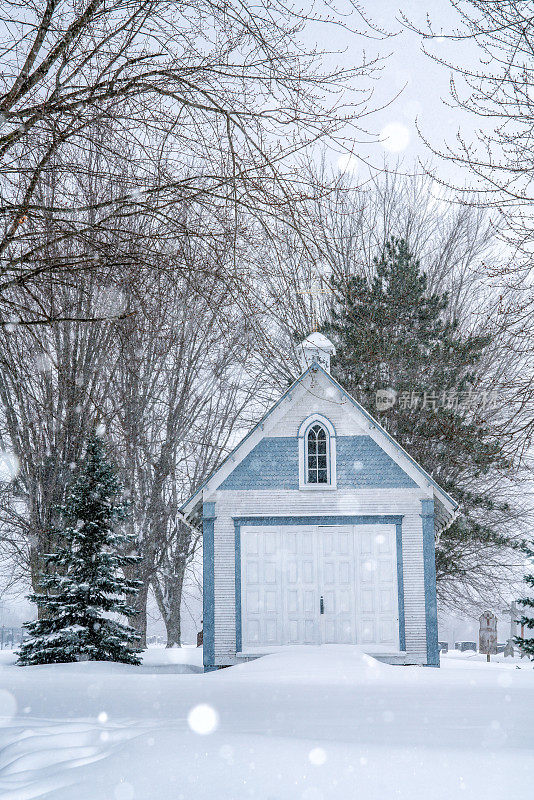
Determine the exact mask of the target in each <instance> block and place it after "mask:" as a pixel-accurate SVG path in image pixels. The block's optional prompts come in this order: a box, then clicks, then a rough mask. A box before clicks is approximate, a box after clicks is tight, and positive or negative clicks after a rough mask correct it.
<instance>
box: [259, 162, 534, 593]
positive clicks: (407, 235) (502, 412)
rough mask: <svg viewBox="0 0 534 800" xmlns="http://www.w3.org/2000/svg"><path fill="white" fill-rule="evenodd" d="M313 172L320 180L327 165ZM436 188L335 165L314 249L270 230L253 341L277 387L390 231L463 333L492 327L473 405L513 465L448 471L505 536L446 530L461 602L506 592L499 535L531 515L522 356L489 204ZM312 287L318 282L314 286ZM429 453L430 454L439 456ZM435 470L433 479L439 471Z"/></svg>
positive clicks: (504, 550)
mask: <svg viewBox="0 0 534 800" xmlns="http://www.w3.org/2000/svg"><path fill="white" fill-rule="evenodd" d="M319 181H320V182H321V184H323V185H324V184H325V183H326V181H325V177H324V175H323V174H322V175H321V176H320V177H319ZM434 188H435V185H434V182H433V179H432V178H431V176H428V175H420V176H415V177H409V176H405V177H402V176H401V175H399V174H398V172H397V171H396V172H395V173H394V174H390V173H388V172H387V171H385V172H384V173H383V174H381V175H380V176H378V177H376V178H374V179H371V180H369V181H368V182H367V184H366V185H364V186H362V187H354V186H352V185H351V182H350V180H348V178H347V177H346V176H333V191H332V192H331V193H330V194H329V195H327V196H325V195H323V196H322V198H320V199H319V200H318V201H317V203H315V202H314V201H312V202H311V203H310V205H309V207H308V214H309V217H310V219H311V220H312V221H313V222H312V223H311V224H313V228H312V230H313V237H314V244H315V249H314V250H312V249H311V248H309V249H304V248H303V247H301V246H300V247H299V242H298V240H297V239H296V238H292V237H291V236H288V234H287V231H286V230H280V231H279V233H280V238H279V239H278V240H275V239H274V232H273V242H272V245H271V246H270V243H269V242H266V243H265V249H266V252H268V251H269V250H271V248H272V250H271V252H272V255H271V265H272V266H271V270H270V271H269V273H268V274H264V275H263V276H262V280H261V288H260V290H259V291H258V292H257V294H256V298H255V302H256V304H257V307H258V312H259V313H258V319H259V320H260V330H259V331H258V333H257V340H258V345H257V348H258V353H259V358H263V359H264V360H265V371H266V372H267V373H268V374H269V383H270V384H271V386H272V385H273V383H274V382H275V381H277V382H278V383H277V385H278V389H280V388H282V385H283V383H284V381H289V380H290V379H291V375H292V374H293V376H294V375H295V374H296V372H297V369H298V368H297V367H296V360H295V361H293V362H292V363H291V362H289V363H285V364H284V359H283V354H284V352H287V348H288V345H289V344H290V342H291V341H292V342H293V343H294V344H296V343H298V341H299V340H300V339H301V338H302V337H303V336H304V335H306V334H307V333H308V332H309V331H310V330H311V328H312V325H313V321H314V319H313V318H314V316H316V318H317V317H318V324H319V325H320V324H321V320H322V319H325V318H326V316H327V315H328V311H329V308H330V307H331V304H332V301H333V300H335V299H336V297H337V295H336V292H337V290H336V287H335V284H339V282H341V283H343V282H344V281H346V280H347V279H349V278H350V277H351V276H360V277H364V278H366V279H368V280H369V279H372V278H373V276H374V274H375V273H374V270H375V265H374V264H373V258H374V257H375V256H377V255H379V254H380V253H381V252H382V251H383V248H384V244H385V242H386V241H387V240H388V239H389V238H390V237H391V236H392V235H396V236H398V237H401V238H403V239H405V240H406V241H407V242H408V246H409V248H410V250H411V252H413V253H414V254H415V256H416V257H417V258H418V259H419V260H420V261H421V264H422V266H423V268H424V269H425V273H426V275H427V278H428V290H429V291H431V292H439V293H440V294H443V293H444V292H447V294H448V297H449V302H448V307H447V314H448V318H449V319H450V320H452V319H454V320H456V322H457V324H458V326H459V329H460V330H461V331H462V332H463V334H464V335H469V334H473V335H475V336H480V337H482V338H483V339H484V338H485V337H488V338H489V340H490V341H491V345H490V346H489V347H487V348H485V351H484V354H483V357H482V358H481V360H480V361H479V363H478V365H477V370H476V381H477V386H478V391H480V393H481V396H484V397H486V398H487V397H493V398H494V401H493V402H492V403H491V405H490V404H489V403H488V404H487V407H486V408H485V410H484V411H483V412H481V413H483V415H484V419H485V422H486V424H487V425H488V426H489V428H490V429H491V431H492V435H493V436H494V437H495V439H496V440H498V441H499V447H500V453H501V455H502V457H503V461H504V462H506V463H507V464H508V465H509V466H507V467H506V468H496V469H495V470H494V471H493V472H492V473H491V474H490V475H477V474H475V472H473V471H471V472H470V471H469V469H467V467H466V468H461V465H459V466H460V469H457V470H456V472H455V473H454V477H453V478H452V482H453V483H454V481H457V485H458V486H461V488H462V491H464V492H465V493H466V494H467V495H469V493H471V494H473V495H477V494H478V495H483V496H484V497H485V499H486V501H487V503H486V504H485V507H483V508H480V509H479V512H478V521H479V523H480V524H481V526H484V525H488V527H491V528H492V529H493V530H496V531H502V534H503V537H502V543H498V542H496V541H490V540H489V539H488V541H487V542H486V543H481V542H480V541H479V542H476V541H475V540H474V539H473V541H468V540H467V537H464V538H462V535H461V533H460V535H459V536H455V537H454V538H451V537H450V536H449V537H448V536H447V535H444V537H443V542H442V550H443V552H444V553H446V554H447V556H448V557H447V558H444V559H442V560H441V563H440V565H439V567H440V572H439V579H440V598H441V602H442V604H444V605H450V606H452V607H456V608H457V607H467V606H468V605H469V604H470V603H472V602H473V601H474V600H475V599H476V600H478V601H480V600H481V598H485V599H486V600H487V599H488V597H489V596H490V595H492V594H493V596H495V594H496V593H497V592H499V591H501V592H504V593H505V592H506V590H507V588H508V586H509V582H510V580H511V579H512V578H513V574H514V566H515V565H516V563H517V555H516V553H515V552H514V551H513V550H509V549H508V546H507V543H508V544H510V543H512V544H513V542H514V539H515V540H516V541H519V540H520V539H521V538H522V537H523V536H525V534H526V531H527V530H528V527H529V525H531V522H532V512H533V509H532V507H531V504H530V503H529V502H528V492H527V487H528V485H529V483H528V480H529V471H528V464H527V463H526V460H525V451H526V448H528V426H529V425H530V423H531V421H532V415H531V414H530V415H529V409H528V407H525V405H524V404H523V403H522V401H521V398H520V396H519V393H518V387H520V386H521V382H522V380H523V377H524V376H523V371H524V368H525V363H524V361H522V359H521V358H518V351H520V350H521V346H522V341H521V335H518V332H517V331H514V330H513V329H512V328H511V327H510V326H503V325H502V324H501V319H500V310H499V306H500V292H499V290H498V287H496V286H495V285H494V281H493V279H492V278H491V276H489V275H488V271H487V269H486V265H487V264H488V263H492V261H495V262H496V263H498V262H499V261H500V256H501V252H502V244H501V243H500V241H499V240H498V238H497V237H496V235H495V231H494V228H493V226H492V225H491V224H490V222H489V219H488V214H487V212H485V211H484V210H483V209H480V208H478V207H477V206H476V205H471V204H468V203H466V204H462V203H452V202H450V201H448V200H447V198H445V199H444V198H443V197H442V196H441V195H440V194H438V193H435V192H434V191H433V190H434ZM264 260H265V261H266V260H267V258H264ZM275 265H276V266H275ZM313 276H315V287H314V286H313V283H314V281H313ZM317 284H318V285H317ZM314 288H315V289H318V290H320V291H322V292H324V293H319V292H318V293H317V294H316V295H315V296H310V294H309V291H310V290H311V291H314ZM333 289H334V290H335V291H334V292H333V291H332V290H333ZM337 299H338V300H339V297H337ZM312 303H313V305H314V306H315V312H314V313H312ZM414 388H417V387H414ZM358 399H360V401H361V402H363V403H364V405H369V403H370V402H372V403H373V406H372V407H371V408H370V410H371V411H372V412H373V411H374V412H375V413H376V410H375V409H374V397H359V398H358ZM408 449H410V448H409V447H408ZM428 455H429V454H428V453H427V454H426V461H427V462H428V463H429V464H430V465H431V466H430V467H429V469H430V471H431V472H432V457H430V458H428ZM430 455H431V454H430ZM434 461H435V462H436V466H437V463H438V461H439V460H438V459H434ZM423 463H425V462H423ZM449 477H450V476H449ZM436 479H437V480H440V476H439V475H438V474H436ZM453 567H454V568H453Z"/></svg>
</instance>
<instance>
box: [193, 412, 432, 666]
mask: <svg viewBox="0 0 534 800" xmlns="http://www.w3.org/2000/svg"><path fill="white" fill-rule="evenodd" d="M334 424H335V423H334ZM271 435H272V434H271ZM423 497H426V495H425V494H424V492H422V491H421V490H420V489H368V490H338V491H335V492H328V491H325V492H324V493H321V492H314V494H313V498H310V496H309V494H308V493H305V492H299V491H276V492H273V491H254V490H247V491H220V492H216V493H215V494H214V495H210V496H209V497H208V496H205V497H204V500H205V501H211V502H213V501H215V502H216V516H217V518H216V521H215V587H214V589H215V663H216V664H228V663H232V662H233V660H234V659H235V652H236V621H235V530H234V522H233V517H247V516H256V517H258V516H262V517H270V516H272V517H279V516H296V515H302V516H313V515H321V516H323V515H324V516H327V515H363V514H392V515H395V514H397V515H398V514H402V515H403V524H402V551H403V580H404V613H405V630H406V652H407V658H406V660H407V662H408V663H425V662H426V618H425V588H424V567H423V530H422V520H421V516H420V514H421V502H420V500H421V499H422V498H423Z"/></svg>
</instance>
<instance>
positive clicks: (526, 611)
mask: <svg viewBox="0 0 534 800" xmlns="http://www.w3.org/2000/svg"><path fill="white" fill-rule="evenodd" d="M523 550H524V552H525V554H526V556H527V561H528V563H530V564H531V565H532V567H533V571H532V572H530V573H528V574H527V575H525V583H526V584H527V586H528V587H529V590H530V594H529V596H528V597H522V598H521V600H519V605H520V606H523V610H522V614H523V615H522V617H521V618H520V620H519V622H520V624H521V625H523V626H524V627H525V628H527V630H528V631H530V632H531V635H530V636H528V635H527V636H517V637H516V639H515V643H516V644H517V645H518V647H519V649H520V650H521V652H523V653H526V655H527V656H530V658H534V542H532V543H531V544H526V543H525V544H524V545H523Z"/></svg>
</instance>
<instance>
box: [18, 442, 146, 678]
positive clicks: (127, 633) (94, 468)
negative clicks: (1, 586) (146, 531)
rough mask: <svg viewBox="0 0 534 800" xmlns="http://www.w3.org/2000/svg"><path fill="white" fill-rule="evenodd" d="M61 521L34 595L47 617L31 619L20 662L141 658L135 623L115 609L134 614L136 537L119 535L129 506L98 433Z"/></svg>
mask: <svg viewBox="0 0 534 800" xmlns="http://www.w3.org/2000/svg"><path fill="white" fill-rule="evenodd" d="M60 512H61V517H62V520H63V523H64V524H63V526H62V527H61V529H60V530H58V531H57V532H56V536H57V541H58V548H57V551H56V552H55V553H53V554H50V555H48V556H45V558H47V560H48V567H47V569H46V574H45V575H43V579H42V589H43V593H42V594H33V595H30V597H29V599H30V600H32V601H33V602H34V603H36V604H37V605H38V606H39V608H40V609H41V610H42V612H43V617H42V619H39V620H37V621H36V622H30V623H27V624H26V625H25V627H26V628H27V630H28V632H29V634H30V636H29V638H28V639H27V640H26V641H25V642H24V643H23V644H22V646H21V649H20V652H19V654H18V656H19V658H18V663H19V664H20V665H28V664H55V663H61V662H69V661H121V662H123V663H127V664H139V663H140V659H139V657H138V655H137V653H138V652H139V650H137V649H135V646H134V643H135V641H136V640H137V639H138V636H137V635H136V633H135V631H134V629H133V628H132V627H130V626H129V625H125V624H123V623H121V622H119V621H118V620H117V619H116V617H115V615H131V614H134V613H135V610H134V609H133V608H131V607H130V606H129V604H128V602H127V597H128V596H129V595H133V594H134V593H135V592H136V590H137V588H138V586H139V581H134V580H126V579H125V578H124V577H123V576H122V573H121V567H123V566H125V565H126V564H132V563H135V562H136V561H137V560H138V559H137V557H136V556H131V555H130V556H125V555H122V554H121V553H122V552H123V551H124V550H125V549H126V548H128V547H130V549H132V548H133V545H134V543H133V541H132V537H131V536H130V535H126V534H124V533H120V532H118V530H117V527H118V526H117V523H120V521H121V520H123V519H124V517H125V514H126V505H125V503H124V501H123V499H122V497H121V487H120V484H119V481H118V479H117V476H116V474H115V471H114V469H113V467H112V465H111V464H110V462H109V461H108V458H107V453H106V448H105V446H104V444H103V442H102V440H101V438H100V437H98V436H97V435H96V434H93V435H92V436H91V438H90V440H89V442H88V445H87V450H86V453H85V456H84V458H83V461H82V462H81V463H80V465H79V468H78V471H77V475H75V476H74V478H73V481H72V483H71V485H70V486H69V487H68V489H67V496H66V501H65V504H64V506H63V507H62V508H61V509H60Z"/></svg>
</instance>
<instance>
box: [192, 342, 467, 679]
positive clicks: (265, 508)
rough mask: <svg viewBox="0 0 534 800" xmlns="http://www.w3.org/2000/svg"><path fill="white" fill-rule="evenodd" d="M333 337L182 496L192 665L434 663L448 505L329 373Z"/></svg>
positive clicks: (316, 346) (308, 347)
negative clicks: (191, 527)
mask: <svg viewBox="0 0 534 800" xmlns="http://www.w3.org/2000/svg"><path fill="white" fill-rule="evenodd" d="M334 352H335V351H334V347H333V345H332V343H331V342H330V341H329V340H328V339H326V337H324V336H323V335H322V334H319V333H314V334H312V335H311V336H309V337H308V338H307V339H306V340H305V341H304V342H303V343H302V344H301V345H300V357H301V362H302V368H303V372H302V374H301V375H300V377H299V378H298V380H296V381H295V382H294V383H293V385H292V386H291V387H290V389H288V391H287V392H286V393H285V394H284V395H283V396H282V397H281V398H280V399H279V400H278V402H277V403H276V404H275V405H274V406H273V407H272V408H271V409H270V411H269V412H268V413H267V414H265V416H264V417H263V418H262V419H261V420H260V422H258V424H257V425H256V426H255V427H254V428H253V430H251V431H250V432H249V433H248V434H247V436H245V437H244V439H243V440H242V441H241V442H240V444H239V445H238V446H237V447H236V448H235V449H234V450H233V451H232V453H230V455H229V456H228V457H227V458H226V460H225V461H224V462H223V463H222V464H221V466H220V467H219V468H218V469H217V470H216V471H215V472H214V473H213V474H212V475H211V476H210V477H209V479H208V480H207V481H206V482H205V483H204V484H203V485H202V486H201V487H200V488H199V490H198V491H197V492H196V493H195V494H194V495H193V496H192V497H190V498H189V500H188V501H187V502H186V503H185V504H184V506H183V507H182V511H183V513H184V514H185V515H187V516H188V517H192V516H194V515H198V514H200V511H201V512H202V525H203V559H204V566H203V575H204V601H203V602H204V612H203V613H204V665H205V669H206V670H211V669H216V668H218V667H222V666H228V665H231V664H236V663H239V662H240V661H242V660H243V659H250V658H254V657H257V656H258V655H261V654H265V653H269V652H273V651H275V650H277V649H279V648H283V647H285V646H287V645H319V644H358V645H360V646H361V647H362V648H363V649H364V650H365V651H366V652H369V653H372V654H373V655H375V656H377V657H379V658H380V659H382V660H385V661H388V662H390V663H395V664H424V665H428V666H439V652H438V632H437V608H436V569H435V551H434V541H435V533H436V532H437V531H439V530H440V529H442V528H443V527H444V526H445V525H446V524H448V523H449V522H450V520H451V519H452V518H453V516H454V514H455V512H456V508H457V504H456V503H455V501H454V500H453V499H452V498H451V497H450V496H449V495H448V494H447V493H446V492H444V491H443V489H441V488H440V487H439V486H438V485H437V484H436V482H435V481H434V480H433V479H432V478H431V477H430V475H429V474H428V473H426V472H425V471H424V470H423V469H422V468H421V467H420V466H419V465H418V464H417V463H416V462H415V461H414V460H413V459H412V458H411V457H410V455H409V454H408V453H407V452H406V451H405V450H404V449H403V448H402V447H401V446H400V445H399V444H398V443H397V442H396V441H395V440H394V439H393V438H392V437H391V436H390V435H389V434H388V433H387V432H386V431H385V430H384V429H383V428H382V427H381V426H380V425H379V424H378V422H377V421H376V420H375V419H373V417H372V416H371V415H370V414H369V413H368V412H367V411H366V410H365V409H364V408H363V407H362V406H361V405H360V404H359V403H357V402H356V400H354V399H353V398H352V397H351V396H350V395H349V394H347V392H346V391H345V390H344V389H343V387H342V386H340V384H339V383H337V381H335V380H334V379H333V378H332V376H331V375H330V357H331V356H332V355H333V354H334Z"/></svg>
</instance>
